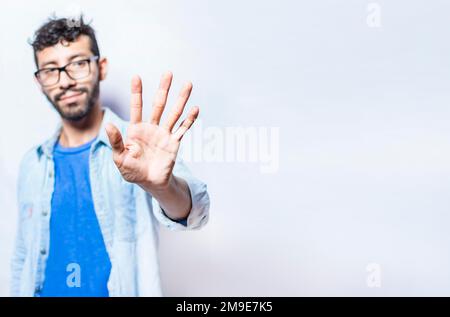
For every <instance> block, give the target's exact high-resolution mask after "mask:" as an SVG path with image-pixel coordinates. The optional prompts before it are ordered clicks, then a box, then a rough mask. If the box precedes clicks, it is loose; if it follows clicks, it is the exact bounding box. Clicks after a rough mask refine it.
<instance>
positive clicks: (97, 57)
mask: <svg viewBox="0 0 450 317" xmlns="http://www.w3.org/2000/svg"><path fill="white" fill-rule="evenodd" d="M99 58H100V56H97V55H94V56H91V57H89V58H85V59H81V60H78V61H74V62H70V63H68V64H66V65H64V66H62V67H46V68H41V69H38V70H37V71H35V72H34V76H35V77H36V79H37V80H38V82H39V84H40V85H41V86H42V87H50V86H53V85H56V84H58V83H59V81H60V80H61V72H65V73H66V75H67V76H68V77H69V78H70V79H72V80H79V79H83V78H86V77H88V76H89V75H90V74H91V62H93V61H98V59H99ZM79 62H89V63H88V67H89V72H88V74H87V75H86V76H83V77H81V78H76V79H75V78H73V77H72V76H70V74H69V72H68V71H67V70H66V68H67V67H68V66H69V65H72V64H74V63H79ZM48 69H53V70H58V80H57V81H56V82H55V83H54V84H50V85H44V84H42V82H41V80H40V79H39V73H40V72H41V71H43V70H48Z"/></svg>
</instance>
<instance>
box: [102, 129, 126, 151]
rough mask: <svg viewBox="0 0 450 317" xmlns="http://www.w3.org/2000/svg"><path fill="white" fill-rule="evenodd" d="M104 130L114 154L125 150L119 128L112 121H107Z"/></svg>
mask: <svg viewBox="0 0 450 317" xmlns="http://www.w3.org/2000/svg"><path fill="white" fill-rule="evenodd" d="M105 130H106V134H107V135H108V139H109V143H110V144H111V147H112V149H113V152H114V154H121V153H122V152H123V151H124V150H125V146H124V145H123V140H122V135H121V134H120V131H119V129H117V128H116V127H115V126H114V125H113V124H112V123H108V124H107V125H106V127H105Z"/></svg>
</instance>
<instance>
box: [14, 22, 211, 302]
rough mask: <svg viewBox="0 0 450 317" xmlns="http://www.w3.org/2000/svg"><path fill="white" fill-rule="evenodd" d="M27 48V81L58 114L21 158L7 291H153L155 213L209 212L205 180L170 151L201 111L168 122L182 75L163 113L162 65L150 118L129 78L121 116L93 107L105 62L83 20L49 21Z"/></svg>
mask: <svg viewBox="0 0 450 317" xmlns="http://www.w3.org/2000/svg"><path fill="white" fill-rule="evenodd" d="M32 46H33V49H34V58H35V62H36V66H37V69H38V70H37V71H36V73H35V76H36V81H37V82H38V84H39V86H40V87H41V89H42V92H43V93H44V95H45V96H46V97H47V99H48V100H49V102H50V103H51V104H52V105H53V107H54V108H55V109H56V111H57V112H58V113H59V115H60V117H61V124H60V125H59V127H58V129H57V131H56V132H55V134H54V135H53V136H52V137H51V138H50V139H49V140H47V141H46V142H44V143H43V144H41V145H39V146H36V147H34V148H32V149H31V150H30V151H29V152H27V153H26V155H25V156H24V158H23V160H22V162H21V166H20V174H19V181H18V205H19V213H20V214H19V225H18V233H17V241H16V246H15V251H14V255H13V261H12V295H13V296H159V295H161V289H160V279H159V272H158V271H159V269H158V259H157V225H158V222H159V223H162V224H163V225H164V226H166V227H168V228H170V229H197V228H200V227H202V226H203V225H204V224H206V222H207V220H208V212H209V196H208V193H207V190H206V185H205V184H203V183H202V182H200V181H199V180H197V179H196V178H194V177H193V176H192V175H191V174H190V172H189V171H188V170H187V168H186V167H185V166H184V164H183V162H182V161H180V159H178V158H177V152H178V149H179V146H180V141H181V139H182V137H183V135H184V134H185V133H186V131H187V130H188V129H189V128H190V127H191V126H192V124H193V123H194V121H195V119H196V118H197V116H198V113H199V109H198V108H197V107H194V108H192V109H191V110H190V111H189V113H188V114H187V117H186V119H185V120H184V121H182V123H181V124H179V125H177V124H176V123H177V121H179V118H180V116H181V115H182V113H183V110H184V108H185V105H186V103H187V101H188V98H189V95H190V93H191V90H192V84H190V83H187V84H186V85H185V86H184V87H183V89H182V91H181V93H180V95H179V97H178V99H177V101H176V104H175V106H174V107H173V108H172V110H171V112H170V113H169V115H168V119H167V121H166V122H161V121H160V119H161V115H162V113H163V111H164V109H165V105H166V101H167V95H168V92H169V89H170V85H171V81H172V74H171V73H166V74H164V75H163V76H162V79H161V82H160V86H159V89H158V91H157V93H156V97H155V99H154V101H153V108H152V112H151V116H150V118H149V119H145V118H142V106H143V103H142V83H141V80H140V78H139V77H137V76H135V77H134V78H133V79H132V81H131V109H130V122H129V123H127V122H124V121H122V120H121V119H119V118H118V117H117V116H116V115H115V114H114V113H113V112H112V111H111V110H109V109H107V108H103V107H102V106H101V105H100V100H99V90H100V89H99V82H100V81H102V80H104V79H105V77H106V73H107V66H108V62H107V59H106V58H105V57H101V56H100V52H99V49H98V45H97V41H96V38H95V33H94V30H93V29H92V27H91V26H89V25H88V24H85V23H84V21H83V19H82V18H80V20H79V21H76V23H74V21H71V20H67V19H51V20H50V21H48V22H47V23H46V24H44V25H43V26H42V27H40V28H39V29H38V30H37V31H36V34H35V39H34V41H33V43H32Z"/></svg>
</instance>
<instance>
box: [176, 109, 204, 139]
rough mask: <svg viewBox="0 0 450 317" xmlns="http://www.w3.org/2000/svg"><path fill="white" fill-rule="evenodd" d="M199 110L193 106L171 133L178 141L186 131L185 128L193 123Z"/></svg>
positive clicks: (187, 128) (188, 127)
mask: <svg viewBox="0 0 450 317" xmlns="http://www.w3.org/2000/svg"><path fill="white" fill-rule="evenodd" d="M199 112H200V109H199V108H198V107H194V108H192V109H191V111H189V113H188V116H187V118H186V119H184V120H183V122H182V123H181V125H180V127H179V128H178V129H177V131H175V133H174V134H173V135H174V137H175V138H176V139H177V140H178V141H180V140H181V139H182V138H183V135H184V134H185V133H186V132H187V130H189V129H190V127H191V126H192V124H194V122H195V120H196V119H197V117H198V114H199Z"/></svg>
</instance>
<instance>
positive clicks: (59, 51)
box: [36, 35, 92, 68]
mask: <svg viewBox="0 0 450 317" xmlns="http://www.w3.org/2000/svg"><path fill="white" fill-rule="evenodd" d="M77 55H79V56H90V55H92V52H91V42H90V38H89V37H88V36H87V35H80V36H79V37H78V38H76V39H75V41H73V42H67V41H64V40H63V41H62V42H58V43H57V44H55V45H53V46H50V47H46V48H44V49H43V50H42V51H39V52H37V53H36V57H37V61H38V66H39V68H41V67H43V66H45V65H57V66H63V65H65V64H67V63H69V62H70V60H71V59H72V58H73V57H74V56H77Z"/></svg>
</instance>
